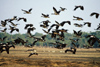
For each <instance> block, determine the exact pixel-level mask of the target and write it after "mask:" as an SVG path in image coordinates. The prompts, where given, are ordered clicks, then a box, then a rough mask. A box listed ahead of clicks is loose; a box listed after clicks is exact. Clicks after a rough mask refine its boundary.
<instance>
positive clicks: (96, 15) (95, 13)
mask: <svg viewBox="0 0 100 67" xmlns="http://www.w3.org/2000/svg"><path fill="white" fill-rule="evenodd" d="M94 15H95V17H96V18H98V17H99V15H100V14H99V13H97V12H92V13H91V14H90V16H94Z"/></svg>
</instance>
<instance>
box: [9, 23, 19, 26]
mask: <svg viewBox="0 0 100 67" xmlns="http://www.w3.org/2000/svg"><path fill="white" fill-rule="evenodd" d="M10 23H11V25H12V26H14V27H15V26H17V25H19V24H14V23H13V22H10Z"/></svg>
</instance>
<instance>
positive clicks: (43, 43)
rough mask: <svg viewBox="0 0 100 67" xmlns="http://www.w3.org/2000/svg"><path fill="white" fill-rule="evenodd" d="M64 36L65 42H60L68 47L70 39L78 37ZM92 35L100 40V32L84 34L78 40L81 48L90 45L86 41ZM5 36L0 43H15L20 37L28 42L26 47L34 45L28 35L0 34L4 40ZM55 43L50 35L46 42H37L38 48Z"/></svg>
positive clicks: (37, 34)
mask: <svg viewBox="0 0 100 67" xmlns="http://www.w3.org/2000/svg"><path fill="white" fill-rule="evenodd" d="M64 34H65V40H64V41H60V42H64V43H66V44H68V45H67V47H69V46H70V44H71V41H70V40H69V39H70V38H71V39H77V37H74V34H71V33H64ZM90 34H92V35H95V36H96V37H98V38H99V39H100V31H96V32H90V33H87V32H83V33H82V38H78V39H79V42H78V43H79V45H80V46H79V47H83V44H85V45H88V43H87V40H88V39H86V38H85V36H86V35H90ZM34 35H35V36H36V37H41V36H42V35H43V34H42V33H37V32H36V33H35V34H34ZM4 36H7V38H6V39H5V40H4V41H0V42H2V43H6V42H9V41H13V40H14V39H17V38H18V37H20V38H22V39H23V40H25V41H26V40H28V43H27V44H25V45H28V44H32V43H33V41H34V38H29V37H28V35H27V34H13V35H11V34H8V33H0V38H3V37H4ZM55 41H56V39H53V38H51V36H50V35H49V34H48V35H47V36H46V41H45V42H37V43H36V46H52V44H49V43H50V42H55ZM19 45H21V44H19ZM98 45H99V44H98V43H97V42H96V43H95V45H94V47H97V46H98Z"/></svg>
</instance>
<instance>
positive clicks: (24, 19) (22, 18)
mask: <svg viewBox="0 0 100 67" xmlns="http://www.w3.org/2000/svg"><path fill="white" fill-rule="evenodd" d="M20 20H23V21H24V22H27V19H26V18H24V17H21V18H18V20H17V21H20Z"/></svg>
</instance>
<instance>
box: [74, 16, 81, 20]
mask: <svg viewBox="0 0 100 67" xmlns="http://www.w3.org/2000/svg"><path fill="white" fill-rule="evenodd" d="M73 18H76V19H73V20H79V21H82V20H83V18H80V17H76V16H73Z"/></svg>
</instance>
